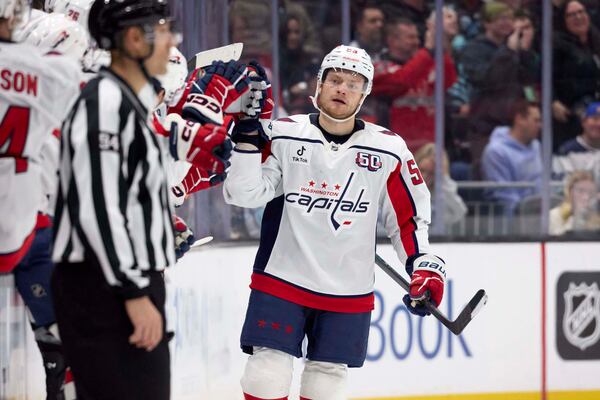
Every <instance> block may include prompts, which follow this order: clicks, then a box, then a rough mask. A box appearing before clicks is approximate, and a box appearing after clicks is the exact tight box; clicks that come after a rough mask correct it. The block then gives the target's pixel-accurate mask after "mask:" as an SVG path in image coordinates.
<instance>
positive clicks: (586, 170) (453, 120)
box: [229, 0, 600, 238]
mask: <svg viewBox="0 0 600 400" xmlns="http://www.w3.org/2000/svg"><path fill="white" fill-rule="evenodd" d="M270 4H271V1H269V0H241V1H238V0H234V1H232V2H230V9H229V21H230V24H229V28H230V40H231V41H232V42H236V41H239V42H243V43H244V45H245V48H244V58H245V59H247V60H250V59H258V60H260V61H261V62H262V63H264V64H265V65H267V66H270V67H272V66H273V62H274V60H273V57H272V42H271V40H272V37H271V30H270V29H266V27H269V26H270V17H271V9H270ZM444 4H445V6H444V11H443V17H444V20H443V24H442V25H443V29H444V32H443V37H444V40H443V43H442V46H443V48H444V65H443V71H444V87H445V90H446V92H445V93H446V96H445V97H446V98H445V103H446V106H445V110H443V112H444V115H445V150H446V153H447V154H445V155H444V160H445V162H444V164H445V165H444V167H443V171H444V176H443V178H442V182H443V185H442V188H441V190H443V191H444V198H445V201H444V204H445V209H444V215H445V217H444V222H445V224H446V231H447V233H449V234H451V233H453V232H454V233H456V232H459V230H457V227H459V226H461V227H462V229H461V230H460V232H462V233H463V234H467V235H468V234H469V233H471V234H473V233H474V234H477V232H472V231H473V229H472V228H473V226H471V227H470V228H469V227H468V226H467V227H466V228H465V226H466V225H465V223H466V221H470V220H469V217H473V216H475V217H477V219H478V222H477V221H476V223H477V224H479V225H481V223H482V221H487V220H486V218H488V217H489V216H490V215H491V216H493V217H494V220H493V221H492V225H494V224H495V227H493V228H491V229H489V230H488V231H487V234H508V233H517V234H530V233H536V232H537V233H540V232H539V214H540V209H541V208H540V207H541V196H540V187H541V180H542V172H543V165H542V154H541V148H542V146H541V143H540V131H541V126H542V124H541V118H542V115H541V109H540V99H541V51H540V48H541V13H542V10H541V2H540V1H536V0H495V1H483V0H453V1H445V2H444ZM339 5H340V3H339V2H337V1H335V2H326V3H325V2H317V1H313V0H295V1H289V0H280V1H279V9H278V15H279V21H280V26H279V31H278V35H279V37H278V39H279V72H280V80H279V84H280V85H279V88H280V93H279V94H280V96H279V98H280V104H279V115H280V116H282V115H285V114H290V115H291V114H297V113H309V112H314V109H313V108H312V105H311V102H310V100H309V96H312V95H314V93H315V88H316V76H317V71H318V68H319V63H320V61H321V58H322V56H323V55H324V54H325V53H327V52H328V51H329V50H331V49H332V48H333V47H335V46H336V45H337V44H339V43H340V42H341V37H342V23H341V12H340V7H339ZM552 8H553V37H552V43H553V52H554V54H553V65H552V68H553V79H552V86H553V87H552V90H553V97H552V99H553V101H552V127H553V146H552V148H553V161H552V165H553V171H552V179H553V180H554V182H555V184H554V185H553V192H552V193H551V205H552V207H556V208H553V210H552V213H551V216H550V225H551V226H550V233H552V234H563V233H565V232H570V231H581V230H586V231H591V232H594V231H598V230H600V217H599V211H598V209H599V203H600V202H599V201H598V196H599V195H598V187H599V185H600V30H599V29H600V1H598V0H552ZM434 17H435V15H434V9H433V2H432V1H427V0H379V1H369V0H353V1H351V21H352V43H351V45H354V46H359V47H362V48H364V49H366V50H367V51H368V52H369V54H370V55H371V57H372V60H373V62H374V64H375V77H374V85H373V91H372V94H371V95H370V96H369V98H368V99H367V101H366V102H365V104H364V106H363V108H362V110H361V113H360V117H361V118H362V119H364V120H366V121H369V122H373V123H376V124H379V125H382V126H384V127H386V128H388V129H389V130H391V131H393V132H395V133H397V134H399V135H400V136H402V137H403V138H404V139H405V141H406V142H407V145H408V147H409V148H410V150H411V151H412V152H413V154H415V157H416V159H417V163H418V165H419V167H420V168H421V170H422V172H423V175H424V176H426V177H429V179H426V181H427V183H428V186H429V188H430V189H431V190H432V191H433V190H435V189H436V188H434V186H433V182H434V179H433V171H434V170H435V157H432V155H433V153H434V148H433V145H432V143H433V142H434V141H435V124H434V119H435V115H434V113H435V112H436V111H438V112H442V110H435V103H434V84H435V60H434V49H435V47H436V43H435V40H434V37H435V24H434ZM583 176H585V177H587V178H585V179H584V178H582V177H583ZM590 177H591V178H590ZM586 179H587V180H586ZM457 181H458V182H459V184H457ZM461 181H485V182H488V183H489V184H490V185H489V187H488V188H486V189H481V188H479V189H477V190H469V189H460V187H461V185H460V182H461ZM583 181H585V182H586V184H585V185H583V183H581V182H583ZM515 182H516V183H515ZM559 182H562V183H564V188H563V185H562V184H560V183H559ZM511 184H514V186H512V187H511V186H510V185H511ZM580 186H585V188H580ZM434 212H435V209H434ZM232 213H233V220H234V221H238V222H234V224H233V225H234V228H233V231H234V233H233V235H232V236H233V237H235V238H238V237H246V236H250V237H252V236H253V235H254V234H253V232H257V230H258V229H259V228H258V227H259V225H260V224H259V223H258V224H256V223H255V221H257V220H258V219H259V216H260V212H257V215H258V216H256V215H252V216H248V215H243V214H241V211H238V210H234V211H232ZM582 216H585V217H582ZM532 218H533V219H532ZM498 221H502V224H499V223H498ZM532 221H533V224H532ZM471 222H472V221H471ZM488 222H489V221H488ZM486 223H487V222H486ZM235 226H238V227H239V226H242V228H241V230H240V229H236V228H235ZM248 226H249V228H248ZM532 226H534V228H533V229H532V228H531V227H532ZM536 229H537V231H536ZM238 231H239V232H238ZM469 231H471V232H469ZM480 232H482V231H480Z"/></svg>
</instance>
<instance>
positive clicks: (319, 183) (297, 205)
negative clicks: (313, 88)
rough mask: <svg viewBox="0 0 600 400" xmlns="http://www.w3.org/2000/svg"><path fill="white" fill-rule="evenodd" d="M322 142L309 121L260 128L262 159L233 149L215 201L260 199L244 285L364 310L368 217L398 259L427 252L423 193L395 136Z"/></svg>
mask: <svg viewBox="0 0 600 400" xmlns="http://www.w3.org/2000/svg"><path fill="white" fill-rule="evenodd" d="M357 123H358V124H359V129H358V130H357V131H355V132H354V133H353V134H352V136H351V137H350V138H349V139H348V140H347V141H346V142H345V143H343V144H335V143H332V142H328V141H327V140H326V139H325V137H324V135H323V133H322V132H321V130H320V129H319V128H318V124H317V115H315V114H311V115H296V116H292V117H288V118H281V119H279V120H276V121H273V122H272V123H271V125H270V130H271V132H270V133H271V135H272V143H271V154H270V155H269V157H268V158H267V160H266V161H265V162H264V163H263V164H262V165H261V154H260V152H258V151H243V150H239V149H236V150H234V153H233V156H232V158H231V169H230V171H229V174H228V177H227V179H226V180H225V186H224V195H225V200H226V201H227V202H228V203H230V204H233V205H237V206H241V207H250V208H251V207H259V206H262V205H264V204H265V203H266V202H268V204H267V206H266V208H265V212H264V216H263V221H262V232H261V239H260V246H259V249H258V253H257V255H256V259H255V263H254V272H253V274H252V283H251V288H253V289H256V290H259V291H263V292H266V293H269V294H272V295H274V296H277V297H280V298H283V299H286V300H288V301H292V302H294V303H297V304H301V305H304V306H307V307H312V308H317V309H322V310H330V311H338V312H365V311H369V310H372V309H373V304H374V296H373V285H374V281H375V275H374V259H375V240H376V226H377V218H378V214H380V215H381V218H382V221H383V222H384V225H385V227H386V230H387V233H388V236H389V237H390V238H391V240H392V244H393V246H394V248H395V249H396V252H397V253H398V256H399V258H400V260H401V261H402V262H406V259H407V258H408V257H409V256H412V255H415V254H420V253H428V252H429V243H428V234H427V229H428V224H429V221H430V214H431V208H430V196H429V191H428V190H427V187H426V185H425V183H424V182H423V178H422V177H421V174H420V172H419V170H418V168H417V166H416V163H415V161H414V159H413V156H412V154H411V153H410V151H409V150H408V149H407V147H406V144H405V142H404V140H402V138H400V137H399V136H398V135H396V134H394V133H393V132H390V131H388V130H386V129H385V128H382V127H380V126H377V125H373V124H370V123H365V122H362V121H358V122H357Z"/></svg>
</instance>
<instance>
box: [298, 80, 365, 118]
mask: <svg viewBox="0 0 600 400" xmlns="http://www.w3.org/2000/svg"><path fill="white" fill-rule="evenodd" d="M308 97H309V98H310V100H311V101H312V104H313V107H314V108H316V109H317V111H319V112H320V113H321V114H323V115H324V116H326V117H327V118H329V119H330V120H332V121H333V122H337V123H342V122H346V121H350V120H351V119H353V118H354V117H355V116H356V114H358V112H359V111H360V108H361V107H362V105H363V102H364V101H365V99H366V98H367V94H363V95H362V98H361V99H360V102H359V103H358V106H356V110H355V111H354V113H352V115H350V116H349V117H347V118H344V119H340V118H335V117H332V116H331V115H329V114H327V113H326V112H325V111H323V110H321V107H319V105H318V104H317V98H318V97H319V87H317V90H316V91H315V95H314V96H308Z"/></svg>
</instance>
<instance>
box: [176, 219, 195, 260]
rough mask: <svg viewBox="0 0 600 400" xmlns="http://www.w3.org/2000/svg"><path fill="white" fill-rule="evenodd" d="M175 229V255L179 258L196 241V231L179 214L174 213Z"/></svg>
mask: <svg viewBox="0 0 600 400" xmlns="http://www.w3.org/2000/svg"><path fill="white" fill-rule="evenodd" d="M173 229H174V231H175V256H176V257H177V259H178V260H179V259H180V258H181V257H183V255H184V254H185V253H186V252H187V251H188V250H189V249H190V246H191V245H192V244H193V243H194V233H193V232H192V230H191V229H190V228H188V226H187V224H186V223H185V221H184V220H183V219H181V218H179V217H178V216H177V215H173Z"/></svg>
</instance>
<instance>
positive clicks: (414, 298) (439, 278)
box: [402, 254, 446, 317]
mask: <svg viewBox="0 0 600 400" xmlns="http://www.w3.org/2000/svg"><path fill="white" fill-rule="evenodd" d="M406 270H407V272H408V273H409V274H410V275H411V281H410V287H409V294H407V295H405V296H404V297H403V299H402V301H403V302H404V304H405V305H406V308H407V309H408V310H409V311H410V312H411V313H413V314H416V315H419V316H421V317H423V316H425V315H429V314H430V313H429V311H428V310H427V308H426V307H425V305H424V304H423V301H425V300H430V301H431V302H432V303H433V304H434V305H435V306H436V307H437V306H439V305H440V304H441V302H442V297H443V296H444V282H445V280H446V270H445V264H444V261H443V260H442V259H441V258H439V257H436V256H434V255H429V254H420V255H417V256H413V257H411V258H409V259H408V260H407V262H406Z"/></svg>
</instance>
